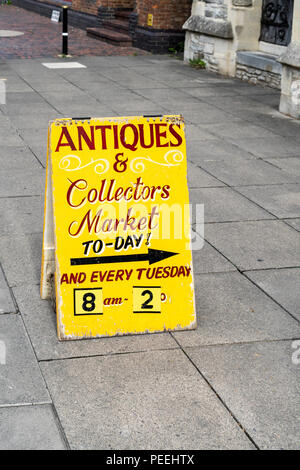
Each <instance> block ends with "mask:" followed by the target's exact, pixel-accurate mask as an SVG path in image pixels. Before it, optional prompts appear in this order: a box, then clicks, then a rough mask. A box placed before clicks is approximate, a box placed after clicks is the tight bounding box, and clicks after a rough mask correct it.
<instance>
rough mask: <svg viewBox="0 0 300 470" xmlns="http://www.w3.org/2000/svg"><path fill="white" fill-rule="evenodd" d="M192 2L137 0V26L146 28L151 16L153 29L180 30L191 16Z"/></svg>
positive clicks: (183, 0) (186, 0) (188, 0)
mask: <svg viewBox="0 0 300 470" xmlns="http://www.w3.org/2000/svg"><path fill="white" fill-rule="evenodd" d="M191 6H192V0H137V13H138V15H139V25H140V26H147V24H148V14H149V13H150V14H152V15H153V26H152V28H153V29H173V30H180V29H181V28H182V25H183V23H184V22H185V20H187V18H188V17H189V16H190V15H191Z"/></svg>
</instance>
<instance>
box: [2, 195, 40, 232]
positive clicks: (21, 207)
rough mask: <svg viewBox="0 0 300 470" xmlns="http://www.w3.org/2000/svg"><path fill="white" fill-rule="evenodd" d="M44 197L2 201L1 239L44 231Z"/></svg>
mask: <svg viewBox="0 0 300 470" xmlns="http://www.w3.org/2000/svg"><path fill="white" fill-rule="evenodd" d="M43 205H44V200H43V197H42V196H29V197H10V198H2V199H1V200H0V219H1V224H0V237H1V236H3V235H8V234H11V235H14V234H15V235H16V234H19V235H22V234H25V233H34V232H41V231H42V230H43Z"/></svg>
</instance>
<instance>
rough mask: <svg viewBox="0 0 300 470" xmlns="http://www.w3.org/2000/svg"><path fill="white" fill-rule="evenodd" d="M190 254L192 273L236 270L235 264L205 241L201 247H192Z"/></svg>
mask: <svg viewBox="0 0 300 470" xmlns="http://www.w3.org/2000/svg"><path fill="white" fill-rule="evenodd" d="M192 255H193V269H194V274H199V273H217V272H226V271H236V268H235V266H233V264H231V263H230V261H228V260H227V259H226V258H224V256H222V255H221V253H219V252H218V251H217V250H216V249H215V248H213V247H212V246H211V245H210V244H209V243H207V242H204V244H203V247H202V248H201V249H197V250H196V249H194V250H193V251H192Z"/></svg>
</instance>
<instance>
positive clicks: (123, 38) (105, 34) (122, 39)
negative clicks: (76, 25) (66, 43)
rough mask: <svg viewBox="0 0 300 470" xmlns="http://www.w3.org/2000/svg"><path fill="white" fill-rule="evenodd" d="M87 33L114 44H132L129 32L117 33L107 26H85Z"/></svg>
mask: <svg viewBox="0 0 300 470" xmlns="http://www.w3.org/2000/svg"><path fill="white" fill-rule="evenodd" d="M86 32H87V35H88V36H92V37H94V38H97V39H100V40H101V41H105V42H108V43H109V44H113V45H115V46H132V39H131V37H130V36H129V34H125V33H119V32H117V31H114V30H112V29H108V28H87V29H86Z"/></svg>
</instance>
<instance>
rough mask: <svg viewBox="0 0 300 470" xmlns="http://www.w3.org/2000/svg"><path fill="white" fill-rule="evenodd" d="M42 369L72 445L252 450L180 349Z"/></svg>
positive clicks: (49, 364) (56, 363)
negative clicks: (81, 417) (80, 417)
mask: <svg viewBox="0 0 300 470" xmlns="http://www.w3.org/2000/svg"><path fill="white" fill-rule="evenodd" d="M42 369H43V373H44V375H45V378H46V381H47V384H48V387H49V389H50V393H51V396H52V397H53V400H54V404H55V407H56V410H57V412H58V416H59V418H60V421H61V423H62V426H63V428H64V430H65V433H66V436H67V439H68V441H69V443H70V446H71V448H72V449H80V450H81V449H118V450H121V449H126V450H129V449H137V450H138V449H155V450H160V449H176V450H180V449H217V448H222V449H233V448H234V449H251V448H253V445H252V444H251V442H250V441H249V440H248V438H247V436H246V435H245V434H244V432H243V431H242V429H241V428H240V427H239V426H238V425H237V423H236V422H235V421H234V420H233V418H232V417H231V415H230V414H229V413H228V411H227V410H226V409H225V408H224V407H223V405H222V404H221V403H220V401H219V400H218V398H217V397H216V395H215V394H214V393H213V392H212V390H211V389H210V388H209V386H208V385H207V384H206V382H204V380H203V379H202V378H201V377H200V375H199V374H198V372H197V371H196V369H195V368H194V367H193V365H192V364H191V363H190V362H189V361H188V359H187V358H186V357H185V355H184V354H183V352H182V351H164V352H159V351H155V352H154V351H153V352H146V353H137V354H125V355H124V354H122V355H118V356H110V357H107V356H106V357H95V358H84V359H72V360H62V361H52V362H44V363H43V364H42ZM145 371H147V373H145ZM78 377H80V380H78ZM112 411H113V412H112ZM79 416H84V418H85V419H84V420H82V419H78V417H79ZM85 423H89V427H88V428H87V426H86V424H85Z"/></svg>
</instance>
